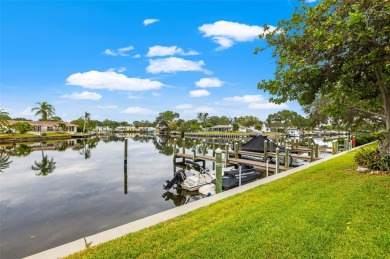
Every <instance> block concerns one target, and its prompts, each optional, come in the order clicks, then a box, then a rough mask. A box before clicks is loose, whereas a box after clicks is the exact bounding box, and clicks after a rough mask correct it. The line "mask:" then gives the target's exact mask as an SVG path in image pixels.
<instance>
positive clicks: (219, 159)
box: [215, 148, 222, 193]
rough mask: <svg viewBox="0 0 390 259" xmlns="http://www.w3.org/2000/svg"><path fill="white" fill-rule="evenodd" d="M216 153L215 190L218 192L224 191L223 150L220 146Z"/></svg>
mask: <svg viewBox="0 0 390 259" xmlns="http://www.w3.org/2000/svg"><path fill="white" fill-rule="evenodd" d="M215 155H216V165H215V166H216V186H215V191H216V193H221V192H222V150H221V149H220V148H218V149H217V150H216V151H215Z"/></svg>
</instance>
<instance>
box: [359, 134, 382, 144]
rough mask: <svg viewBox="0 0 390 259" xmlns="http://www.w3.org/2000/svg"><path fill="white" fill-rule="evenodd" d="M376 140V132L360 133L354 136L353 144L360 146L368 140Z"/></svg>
mask: <svg viewBox="0 0 390 259" xmlns="http://www.w3.org/2000/svg"><path fill="white" fill-rule="evenodd" d="M375 140H378V135H377V134H369V135H361V136H357V137H356V138H355V146H361V145H364V144H367V143H370V142H373V141H375Z"/></svg>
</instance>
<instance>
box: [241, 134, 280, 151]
mask: <svg viewBox="0 0 390 259" xmlns="http://www.w3.org/2000/svg"><path fill="white" fill-rule="evenodd" d="M265 140H267V141H268V146H267V150H268V152H274V151H275V149H276V148H277V147H278V148H279V150H280V151H281V152H284V150H285V148H284V147H279V145H278V144H276V143H274V142H269V139H268V138H267V136H261V135H260V136H256V137H253V138H252V139H251V140H249V141H248V142H247V143H245V144H244V145H242V146H241V150H244V151H250V152H259V153H263V152H264V141H265ZM271 145H272V146H271Z"/></svg>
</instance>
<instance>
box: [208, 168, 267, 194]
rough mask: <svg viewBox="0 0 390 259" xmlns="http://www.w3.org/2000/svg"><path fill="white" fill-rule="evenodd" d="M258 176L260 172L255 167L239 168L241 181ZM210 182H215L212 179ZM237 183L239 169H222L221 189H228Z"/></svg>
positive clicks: (250, 179)
mask: <svg viewBox="0 0 390 259" xmlns="http://www.w3.org/2000/svg"><path fill="white" fill-rule="evenodd" d="M258 178H260V172H259V171H257V170H256V169H253V168H252V169H245V170H241V183H242V184H245V183H248V182H250V181H253V180H255V179H258ZM212 183H214V184H216V180H215V179H214V180H213V181H212ZM238 185H239V170H228V171H224V173H223V175H222V189H223V190H228V189H230V188H233V187H236V186H238Z"/></svg>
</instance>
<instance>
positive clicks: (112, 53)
mask: <svg viewBox="0 0 390 259" xmlns="http://www.w3.org/2000/svg"><path fill="white" fill-rule="evenodd" d="M133 49H134V47H133V46H128V47H123V48H119V49H117V50H116V51H114V50H111V49H106V50H105V51H104V52H103V54H105V55H109V56H124V57H128V56H129V54H127V53H126V52H128V51H131V50H133Z"/></svg>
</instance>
